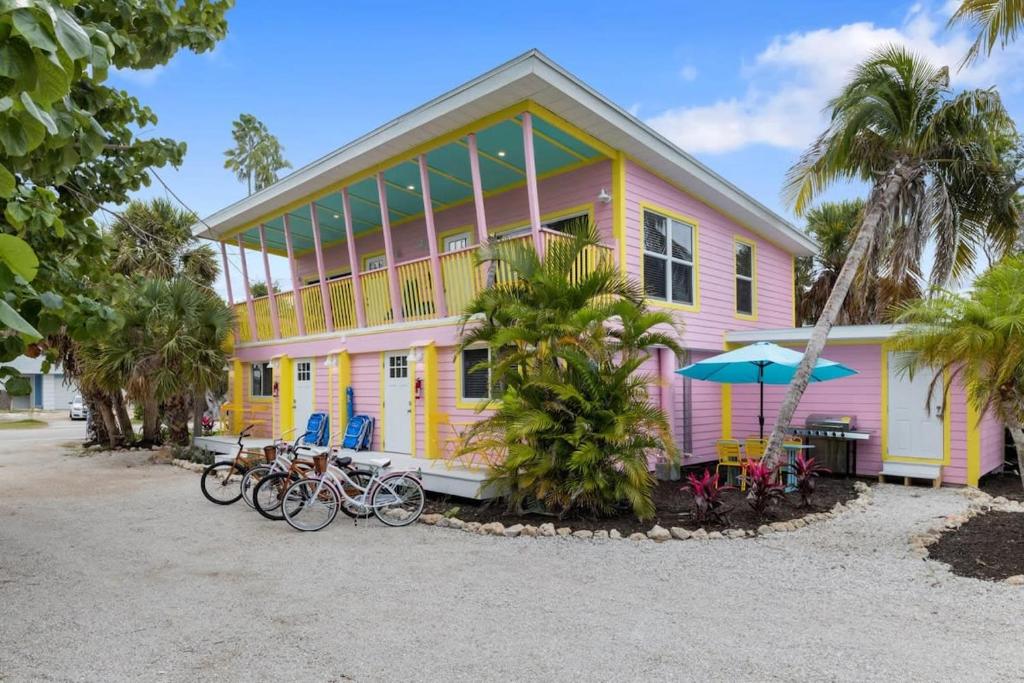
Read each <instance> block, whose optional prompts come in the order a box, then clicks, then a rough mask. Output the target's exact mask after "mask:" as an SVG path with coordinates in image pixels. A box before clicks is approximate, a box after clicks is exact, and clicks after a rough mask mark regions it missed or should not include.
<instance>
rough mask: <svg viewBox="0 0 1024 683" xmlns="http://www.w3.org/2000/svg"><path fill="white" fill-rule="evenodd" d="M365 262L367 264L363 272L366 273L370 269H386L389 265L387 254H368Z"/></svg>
mask: <svg viewBox="0 0 1024 683" xmlns="http://www.w3.org/2000/svg"><path fill="white" fill-rule="evenodd" d="M363 264H364V266H365V267H364V268H363V272H364V273H369V272H370V271H373V270H384V269H385V268H387V267H388V257H387V254H377V255H375V256H367V257H366V259H365V260H364V261H363Z"/></svg>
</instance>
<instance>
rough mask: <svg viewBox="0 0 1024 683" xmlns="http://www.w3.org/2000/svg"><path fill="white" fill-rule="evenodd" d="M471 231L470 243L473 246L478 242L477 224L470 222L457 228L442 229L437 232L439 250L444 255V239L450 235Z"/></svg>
mask: <svg viewBox="0 0 1024 683" xmlns="http://www.w3.org/2000/svg"><path fill="white" fill-rule="evenodd" d="M464 232H466V233H469V245H470V246H473V245H475V244H476V224H474V223H469V224H467V225H460V226H459V227H457V228H450V229H448V230H442V231H441V232H439V233H437V251H438V253H440V254H441V255H444V253H445V251H444V241H445V239H446V238H448V237H452V236H453V235H459V234H461V233H464Z"/></svg>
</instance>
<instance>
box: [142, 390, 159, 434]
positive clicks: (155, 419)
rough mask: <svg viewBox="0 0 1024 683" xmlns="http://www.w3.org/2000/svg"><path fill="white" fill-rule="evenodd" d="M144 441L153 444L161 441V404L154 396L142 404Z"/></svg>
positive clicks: (147, 398)
mask: <svg viewBox="0 0 1024 683" xmlns="http://www.w3.org/2000/svg"><path fill="white" fill-rule="evenodd" d="M142 440H143V441H146V442H147V443H151V444H153V443H159V441H160V404H159V403H158V402H157V400H156V399H155V398H153V397H152V396H147V397H146V399H145V400H144V401H143V402H142Z"/></svg>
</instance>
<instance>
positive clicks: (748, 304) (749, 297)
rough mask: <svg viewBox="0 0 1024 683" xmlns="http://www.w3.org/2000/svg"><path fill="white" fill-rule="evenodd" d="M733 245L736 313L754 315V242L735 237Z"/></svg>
mask: <svg viewBox="0 0 1024 683" xmlns="http://www.w3.org/2000/svg"><path fill="white" fill-rule="evenodd" d="M733 246H734V252H735V255H736V313H737V314H738V315H754V306H755V302H754V297H755V296H756V291H755V287H754V243H753V242H748V241H746V240H742V239H739V238H737V239H736V240H735V241H734V242H733Z"/></svg>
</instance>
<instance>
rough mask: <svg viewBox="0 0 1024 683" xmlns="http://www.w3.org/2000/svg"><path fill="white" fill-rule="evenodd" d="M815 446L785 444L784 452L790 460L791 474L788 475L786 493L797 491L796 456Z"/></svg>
mask: <svg viewBox="0 0 1024 683" xmlns="http://www.w3.org/2000/svg"><path fill="white" fill-rule="evenodd" d="M812 448H814V446H812V445H811V444H807V443H783V444H782V450H784V451H786V455H787V456H788V460H789V472H787V473H786V493H792V492H793V491H796V472H795V469H796V454H797V453H798V452H799V451H809V450H811V449H812Z"/></svg>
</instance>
